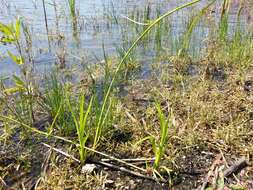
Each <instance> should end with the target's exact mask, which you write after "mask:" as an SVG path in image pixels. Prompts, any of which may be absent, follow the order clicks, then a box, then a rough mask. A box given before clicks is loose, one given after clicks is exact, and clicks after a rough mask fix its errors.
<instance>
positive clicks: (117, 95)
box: [0, 0, 253, 189]
mask: <svg viewBox="0 0 253 190" xmlns="http://www.w3.org/2000/svg"><path fill="white" fill-rule="evenodd" d="M43 2H44V1H43ZM200 2H202V1H200V0H195V1H192V2H188V3H186V4H184V5H181V6H178V7H175V8H174V9H172V10H169V11H167V12H165V13H163V14H162V13H161V12H162V11H161V10H160V9H159V8H157V9H156V10H155V11H153V12H155V13H154V14H153V15H152V14H151V12H152V11H151V9H152V8H151V7H150V6H147V7H146V8H145V9H144V11H143V12H133V13H132V14H130V15H128V16H125V17H124V18H123V20H124V21H123V23H125V22H127V26H128V27H129V30H133V31H135V33H134V34H136V35H133V34H131V36H132V38H131V39H129V38H130V37H129V36H127V37H126V38H127V39H124V38H122V40H123V42H122V43H121V44H122V47H118V48H116V49H117V51H118V54H119V56H117V57H115V56H110V55H107V53H106V48H105V47H104V46H103V47H102V50H103V61H102V62H100V63H99V64H88V65H85V66H84V68H80V67H77V69H76V70H75V71H72V70H71V69H70V68H68V66H67V65H68V62H67V60H66V59H65V53H66V52H65V51H63V52H62V53H59V54H58V55H57V56H58V59H59V62H60V63H61V64H60V66H59V64H56V65H55V66H54V69H53V71H52V73H50V74H47V75H45V76H43V77H42V78H37V77H36V76H37V73H36V71H35V69H34V57H33V55H32V51H33V50H32V48H33V46H32V35H31V32H30V29H29V25H27V24H26V21H25V18H17V19H16V20H15V21H13V22H11V23H2V22H0V43H1V45H2V46H12V47H15V48H14V49H15V50H13V51H11V50H9V51H7V55H6V56H8V57H10V58H11V59H12V60H13V62H15V63H16V64H17V65H19V67H20V70H21V71H22V72H20V75H13V76H8V78H2V79H1V83H0V84H1V85H0V88H1V90H0V93H1V94H0V108H1V112H0V126H1V130H0V135H1V146H2V148H1V149H0V151H1V152H5V155H6V157H5V156H1V159H3V160H4V159H7V157H8V151H7V150H8V147H9V149H10V151H14V152H15V151H18V150H17V147H15V146H14V147H13V143H14V144H15V143H20V144H22V145H23V146H24V147H25V148H24V149H22V151H23V152H24V154H25V153H27V152H28V150H29V149H32V148H33V149H35V151H38V152H37V155H36V154H35V153H29V154H26V156H25V158H23V157H22V155H23V154H21V155H18V156H17V157H16V158H15V161H13V164H12V165H6V162H4V163H2V165H5V166H4V167H2V168H1V170H0V172H1V176H2V177H1V176H0V183H1V184H2V187H3V188H7V187H10V186H12V185H13V184H18V187H20V186H19V185H26V184H24V183H23V181H22V180H23V178H22V177H20V178H19V179H18V180H14V179H12V177H11V172H10V171H11V170H10V169H8V167H9V168H11V167H15V166H16V164H17V165H19V167H21V169H22V170H24V171H26V172H27V170H29V171H30V172H27V173H28V174H27V175H25V177H24V178H27V179H28V176H30V179H32V180H31V181H33V186H36V187H37V188H38V189H43V188H47V187H49V186H50V184H54V185H55V186H51V187H50V188H54V187H62V188H65V186H64V185H62V184H61V185H60V184H57V182H56V181H54V179H53V178H54V177H55V178H56V179H57V180H62V181H63V184H64V183H65V182H66V181H65V180H67V178H68V175H74V176H75V177H74V179H73V181H72V182H66V183H69V184H70V186H71V187H72V188H74V189H79V188H86V189H92V188H95V187H94V186H96V188H98V189H99V187H102V186H103V185H106V181H108V180H106V178H107V177H108V174H106V175H103V170H102V171H101V173H99V172H98V173H97V174H94V173H92V174H87V175H85V177H83V178H82V177H80V175H77V173H80V167H79V166H80V165H85V164H86V163H88V162H92V161H93V162H94V159H95V160H99V159H101V158H103V157H107V158H109V159H111V162H118V164H119V165H123V167H130V168H132V169H133V170H134V172H135V174H136V173H138V172H140V173H142V175H145V176H146V177H147V178H148V179H150V178H152V180H153V181H156V182H154V183H158V184H160V183H164V186H166V187H169V186H173V185H174V180H175V179H176V178H178V176H180V171H181V167H183V168H184V169H187V168H189V167H194V166H195V167H200V168H197V169H203V168H207V167H208V166H210V165H211V164H212V163H210V160H212V159H214V157H212V156H213V155H215V154H218V153H217V152H222V154H224V155H225V157H226V156H227V155H234V156H238V155H243V156H246V157H247V158H248V159H250V160H251V161H252V156H253V155H252V152H253V147H252V143H253V141H252V138H251V137H252V136H251V135H252V128H250V126H252V120H253V118H252V111H253V98H252V91H253V77H252V61H253V55H252V52H253V43H252V40H253V24H252V21H251V20H250V17H251V12H250V11H249V10H252V8H253V5H252V2H251V1H247V0H244V1H236V2H235V1H232V0H223V1H222V2H220V1H216V0H214V1H206V4H205V5H203V4H202V6H200V7H198V8H196V5H198V4H199V3H200ZM235 4H236V5H237V6H236V7H233V6H234V5H235ZM68 5H69V15H70V19H71V24H72V29H73V36H74V37H77V36H78V34H79V32H80V31H79V30H80V29H81V27H80V18H79V14H78V6H77V2H76V0H68ZM55 6H56V5H55ZM217 7H218V8H217ZM250 7H251V8H250ZM191 8H193V10H194V12H193V13H191V14H190V15H184V19H185V18H186V19H185V20H184V21H185V22H186V24H185V26H183V28H184V31H183V32H182V33H181V34H180V35H178V34H177V35H175V34H173V33H172V28H173V27H172V25H173V23H171V22H170V17H171V16H172V15H173V14H176V13H178V12H180V11H182V10H184V9H189V10H191ZM231 11H236V14H235V16H234V15H233V18H231ZM44 13H45V15H46V10H45V6H44ZM109 17H110V16H108V18H109ZM153 17H154V18H153ZM110 18H111V19H110V22H113V23H114V24H119V23H120V22H121V21H119V20H118V19H119V18H117V17H116V16H115V14H114V13H112V14H111V17H110ZM246 18H248V21H246ZM108 22H109V21H108ZM45 23H47V17H46V16H45ZM231 23H236V24H233V25H232V24H231ZM46 27H48V25H47V24H46ZM201 27H202V28H205V29H206V30H208V32H206V37H205V39H203V40H202V41H201V44H196V43H197V41H195V40H194V39H195V37H196V34H195V33H199V32H200V31H198V30H201V29H200V28H201ZM49 33H50V32H49V31H48V29H47V35H48V40H49V43H50V41H51V42H52V43H53V42H54V40H56V41H57V40H61V39H63V38H64V36H62V35H59V36H58V38H57V39H54V38H52V37H51V36H50V34H49ZM124 34H125V33H124ZM124 34H123V36H124ZM77 39H78V38H77ZM151 42H152V43H151ZM151 44H152V45H151ZM153 45H154V46H153ZM195 46H198V47H201V48H197V49H195V48H196V47H195ZM50 48H51V47H50ZM149 48H152V49H153V48H154V49H155V56H154V58H153V59H152V63H151V64H149V65H148V66H145V63H144V65H142V64H141V63H140V61H139V59H138V54H141V53H142V52H143V51H149ZM62 54H64V55H62ZM80 57H81V56H80ZM78 59H80V60H81V61H83V58H78ZM143 67H149V71H150V75H149V76H148V78H147V79H143V78H140V77H139V73H141V72H142V69H143ZM74 72H78V74H81V75H82V77H83V78H82V80H80V81H78V82H75V83H72V82H71V80H67V78H68V77H70V78H71V76H72V75H73V76H74V75H75V74H76V73H74ZM42 84H43V85H42ZM122 89H123V90H125V89H127V91H128V92H127V95H125V96H121V91H122ZM147 142H148V143H147ZM42 143H46V144H51V145H52V147H51V149H50V151H52V150H53V149H52V148H53V147H54V146H55V147H59V149H56V148H55V149H54V150H57V151H56V153H55V152H54V155H53V156H52V155H51V154H52V153H50V155H51V156H49V157H48V160H47V159H45V160H47V164H48V163H50V162H51V163H52V164H49V165H50V166H48V167H51V170H50V171H51V174H52V175H53V174H54V175H53V176H54V177H51V178H50V177H49V176H47V172H45V171H44V170H43V169H41V170H39V171H40V172H39V173H36V172H35V173H36V175H35V173H33V172H31V171H33V170H34V168H33V167H32V166H28V165H29V164H28V165H26V164H25V163H27V162H30V164H32V163H33V164H35V162H33V159H34V158H33V155H35V156H38V155H39V154H42V155H43V154H44V152H43V150H41V149H43V148H41V146H42V147H43V144H42ZM44 148H45V147H44ZM63 150H64V151H63ZM66 152H68V153H66ZM103 152H106V153H103ZM16 153H17V152H16ZM59 153H60V154H59ZM57 154H59V155H58V156H60V157H65V158H68V159H70V161H73V157H76V158H77V159H78V160H79V161H80V165H78V166H73V167H74V168H75V169H71V171H70V173H69V172H66V170H68V169H66V168H68V167H70V165H68V161H66V160H60V161H59V160H57V156H56V155H57ZM198 154H203V155H202V156H199V155H198ZM110 155H111V156H110ZM118 156H119V157H122V159H117V158H116V157H118ZM124 156H127V157H130V156H132V157H138V156H139V157H140V156H141V157H154V159H152V161H150V160H148V159H146V161H145V162H144V164H143V163H142V165H141V167H140V166H139V165H137V164H136V165H135V164H132V163H131V162H127V161H124ZM21 157H22V159H21ZM27 157H28V158H27ZM210 157H211V158H210ZM76 158H75V159H76ZM195 158H196V159H195ZM197 158H198V159H199V160H197ZM26 159H27V160H26ZM201 159H203V160H205V161H201ZM228 159H229V157H228ZM50 160H51V161H50ZM126 160H127V159H126ZM189 160H192V161H193V162H195V163H192V162H191V163H189ZM229 161H232V160H229ZM57 162H58V163H61V164H64V165H65V166H64V167H63V168H62V169H59V168H57V167H55V165H57ZM14 163H16V164H14ZM189 164H190V165H191V166H189ZM207 164H209V165H207ZM192 165H194V166H192ZM73 167H71V168H73ZM55 168H57V169H55ZM21 169H20V170H21ZM114 169H115V168H114ZM193 169H195V168H193ZM18 170H19V169H16V172H18ZM43 172H44V173H43ZM54 172H56V173H54ZM57 172H59V174H57ZM71 172H73V173H71ZM247 172H248V171H246V173H247ZM185 173H186V172H185ZM251 174H252V172H251ZM34 175H35V176H34ZM59 175H62V176H65V178H64V179H63V178H61V179H60V177H59ZM31 176H33V177H31ZM38 176H39V177H38ZM249 176H250V171H249V173H247V175H246V177H245V178H244V179H241V180H242V181H243V180H244V181H243V183H239V184H240V188H241V189H247V187H249V186H247V185H249V184H250V183H249V182H248V179H250V177H249ZM247 177H249V178H247ZM218 178H219V180H217V181H215V183H213V184H210V185H209V186H210V187H209V188H210V189H216V188H217V187H218V186H220V187H222V188H224V187H225V186H226V187H229V188H231V189H233V187H234V186H233V187H232V186H230V184H225V182H224V177H222V175H220V176H219V177H218ZM87 179H90V180H91V181H93V182H94V184H93V182H91V183H90V184H88V183H86V182H85V183H84V181H85V180H87ZM251 179H252V178H251ZM189 180H190V179H189ZM19 181H22V183H18V182H19ZM186 181H187V180H186ZM220 181H222V182H223V183H222V182H220ZM115 183H116V182H115ZM136 183H137V182H136ZM27 184H28V183H27ZM143 184H144V186H145V183H144V182H143ZM186 184H187V185H183V187H178V188H186V189H187V188H188V189H191V188H193V187H194V185H195V184H188V183H186ZM251 185H252V184H251ZM144 186H142V187H144ZM0 187H1V186H0ZM16 187H17V186H16ZM135 188H136V189H138V187H136V186H135ZM139 188H141V187H139ZM157 188H158V189H159V188H160V187H157Z"/></svg>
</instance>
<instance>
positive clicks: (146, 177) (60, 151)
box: [42, 143, 166, 183]
mask: <svg viewBox="0 0 253 190" xmlns="http://www.w3.org/2000/svg"><path fill="white" fill-rule="evenodd" d="M42 144H43V145H44V146H46V147H48V148H50V149H51V150H54V151H55V152H58V153H60V154H62V155H63V156H65V157H68V158H70V159H72V160H74V161H75V162H77V163H79V164H80V163H81V161H80V160H78V159H77V158H75V157H74V156H72V155H70V154H68V153H66V152H64V151H62V150H60V149H57V148H54V147H52V146H50V145H48V144H45V143H42ZM88 161H90V162H91V163H94V164H99V165H103V166H106V167H108V168H111V169H114V170H119V171H122V172H124V173H127V174H130V175H132V176H136V177H139V178H143V179H147V180H151V181H155V182H158V183H160V182H162V183H166V181H165V180H162V179H157V178H154V177H151V176H146V175H143V174H141V173H138V172H135V171H131V170H129V169H126V168H124V167H120V166H116V165H113V164H110V163H107V162H103V161H95V160H91V159H89V160H88ZM143 170H144V169H143Z"/></svg>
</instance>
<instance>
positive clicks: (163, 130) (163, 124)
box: [135, 103, 175, 170]
mask: <svg viewBox="0 0 253 190" xmlns="http://www.w3.org/2000/svg"><path fill="white" fill-rule="evenodd" d="M156 110H157V117H158V119H159V126H160V135H159V139H157V138H156V137H155V136H153V135H150V136H148V137H146V138H144V139H142V140H140V141H139V142H137V143H136V144H135V145H139V144H141V143H143V142H144V141H147V140H148V141H149V142H150V144H151V145H152V150H153V153H154V155H155V161H154V164H153V169H154V170H157V169H158V168H159V166H160V163H161V160H162V158H163V156H164V153H165V150H166V147H167V144H168V135H169V129H171V128H172V127H173V125H174V120H175V119H174V114H173V112H172V110H170V111H169V113H168V116H166V115H165V113H163V111H162V108H161V105H160V104H159V103H156Z"/></svg>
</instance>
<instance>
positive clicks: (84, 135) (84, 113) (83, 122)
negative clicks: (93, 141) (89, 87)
mask: <svg viewBox="0 0 253 190" xmlns="http://www.w3.org/2000/svg"><path fill="white" fill-rule="evenodd" d="M67 103H68V107H69V109H70V111H71V114H72V117H73V119H74V123H75V127H76V133H77V136H78V142H79V147H78V149H79V155H80V161H81V163H84V162H85V159H86V155H87V150H86V148H85V147H86V142H87V140H88V139H89V137H90V129H91V128H90V127H88V126H87V122H88V120H89V118H88V116H89V114H90V113H91V108H92V103H93V97H92V98H91V99H90V101H89V104H88V107H87V109H86V110H85V108H84V107H85V96H84V94H82V95H81V97H80V98H79V106H80V107H79V113H78V115H79V117H77V115H76V113H75V111H74V110H73V109H72V106H71V104H70V101H68V102H67Z"/></svg>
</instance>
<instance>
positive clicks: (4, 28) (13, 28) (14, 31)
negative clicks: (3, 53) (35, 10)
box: [0, 19, 24, 65]
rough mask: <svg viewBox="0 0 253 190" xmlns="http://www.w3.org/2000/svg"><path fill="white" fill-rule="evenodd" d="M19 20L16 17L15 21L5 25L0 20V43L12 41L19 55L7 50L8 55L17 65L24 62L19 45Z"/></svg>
mask: <svg viewBox="0 0 253 190" xmlns="http://www.w3.org/2000/svg"><path fill="white" fill-rule="evenodd" d="M20 25H21V20H20V19H17V21H16V23H11V24H9V25H5V24H3V23H1V22H0V32H1V33H2V37H1V39H0V43H2V44H4V45H5V44H8V43H12V44H14V45H15V46H16V48H17V50H18V52H19V55H14V54H13V53H11V52H10V51H8V55H9V56H10V57H11V59H12V60H13V61H14V62H15V63H17V64H18V65H22V64H23V63H24V58H23V55H22V50H21V45H20V42H19V40H20V30H21V26H20Z"/></svg>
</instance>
